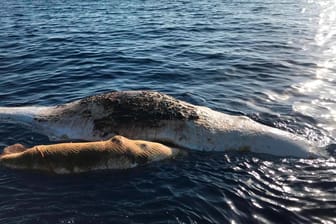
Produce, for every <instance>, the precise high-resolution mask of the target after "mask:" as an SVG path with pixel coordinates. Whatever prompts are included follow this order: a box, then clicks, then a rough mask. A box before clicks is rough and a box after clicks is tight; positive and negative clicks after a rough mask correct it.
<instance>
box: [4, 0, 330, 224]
mask: <svg viewBox="0 0 336 224" xmlns="http://www.w3.org/2000/svg"><path fill="white" fill-rule="evenodd" d="M0 74H1V76H0V106H23V105H55V104H60V103H65V102H68V101H71V100H75V99H79V98H82V97H85V96H89V95H93V94H97V93H101V92H106V91H111V90H129V89H151V90H157V91H162V92H164V93H167V94H170V95H172V96H174V97H177V98H179V99H183V100H186V101H188V102H191V103H194V104H198V105H203V106H208V107H210V108H213V109H216V110H219V111H222V112H225V113H229V114H244V115H247V116H250V117H251V118H253V119H255V120H258V121H259V122H262V123H265V124H268V125H270V126H274V127H278V128H281V129H284V130H288V131H290V132H293V133H297V134H300V135H302V136H304V137H306V138H308V139H309V140H312V141H316V142H317V144H320V145H328V144H332V143H335V137H336V100H335V99H336V98H335V95H336V90H335V86H336V3H335V2H334V1H333V0H321V1H311V0H307V1H306V0H298V1H289V0H279V1H272V0H239V1H238V0H213V1H206V0H198V1H191V0H176V1H167V0H162V1H154V0H132V1H121V0H111V1H107V0H106V1H103V0H96V1H91V0H72V1H64V0H53V1H44V0H36V1H28V0H15V1H14V0H6V1H1V7H0ZM16 142H21V143H24V144H26V145H29V146H31V145H36V144H46V143H50V142H49V141H48V139H47V138H46V137H45V136H43V135H37V134H35V133H34V130H30V129H27V128H25V127H22V126H20V125H15V124H7V123H1V124H0V147H1V148H3V147H5V146H7V145H10V144H13V143H16ZM329 148H330V150H329V151H330V153H331V156H330V157H329V158H320V159H309V160H303V159H296V158H277V157H272V156H266V155H256V154H237V153H224V152H222V153H221V152H219V153H203V152H192V153H190V154H189V155H188V156H186V157H183V158H178V159H176V160H171V161H165V162H163V163H159V164H152V165H149V166H146V167H140V168H136V169H131V170H127V171H120V172H111V171H107V172H94V173H87V174H81V175H66V176H53V175H45V174H40V173H29V172H16V171H12V170H7V169H3V168H1V169H0V223H6V224H7V223H335V222H336V213H335V211H336V153H335V149H333V148H335V147H329Z"/></svg>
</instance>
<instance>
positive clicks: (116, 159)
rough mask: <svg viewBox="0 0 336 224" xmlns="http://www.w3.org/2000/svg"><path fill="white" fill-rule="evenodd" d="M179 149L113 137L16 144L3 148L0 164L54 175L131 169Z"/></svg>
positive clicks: (166, 156)
mask: <svg viewBox="0 0 336 224" xmlns="http://www.w3.org/2000/svg"><path fill="white" fill-rule="evenodd" d="M179 152H180V150H178V149H176V148H171V147H167V146H165V145H162V144H159V143H155V142H148V141H142V140H131V139H128V138H125V137H122V136H115V137H113V138H111V139H109V140H106V141H98V142H85V143H60V144H54V145H39V146H34V147H32V148H29V149H26V148H25V147H24V146H23V145H20V144H15V145H12V146H8V147H7V148H5V149H4V152H3V154H2V155H0V165H2V166H5V167H8V168H12V169H21V170H23V169H24V170H37V171H45V172H51V173H56V174H67V173H82V172H87V171H92V170H105V169H128V168H133V167H136V166H139V165H144V164H148V163H151V162H154V161H160V160H163V159H166V158H171V157H173V156H176V155H177V154H178V153H179Z"/></svg>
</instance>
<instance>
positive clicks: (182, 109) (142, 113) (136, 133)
mask: <svg viewBox="0 0 336 224" xmlns="http://www.w3.org/2000/svg"><path fill="white" fill-rule="evenodd" d="M196 108H197V106H194V105H192V104H189V103H186V102H183V101H180V100H177V99H175V98H173V97H170V96H168V95H165V94H162V93H158V92H151V91H123V92H111V93H106V94H101V95H96V96H90V97H87V98H84V99H81V100H78V101H74V102H71V103H68V104H64V105H61V106H57V107H55V108H53V109H52V110H51V111H50V113H48V114H44V115H42V116H39V117H37V118H35V120H36V121H37V122H38V123H39V124H43V123H45V126H47V127H48V126H52V127H54V129H53V131H54V132H55V130H56V128H55V127H56V126H57V125H58V126H59V127H60V129H62V130H60V132H61V131H63V132H68V133H69V136H68V138H70V139H74V138H76V136H78V139H85V140H99V139H107V138H109V137H111V136H113V135H118V134H120V135H124V136H127V137H130V138H144V139H145V140H158V138H160V135H162V134H163V135H164V134H165V133H161V132H162V131H159V130H163V129H164V126H166V125H167V123H170V124H171V123H172V122H180V123H185V121H196V120H198V119H199V116H198V114H197V111H196ZM66 128H69V129H71V130H68V131H67V130H66ZM150 130H152V131H156V133H157V136H156V137H157V138H156V137H152V138H149V137H146V136H143V135H142V133H141V132H142V131H145V132H146V131H150ZM85 131H86V133H84V132H85ZM56 132H57V131H56ZM76 132H79V133H78V134H76ZM74 136H75V137H74ZM161 138H162V137H161ZM64 139H66V138H64Z"/></svg>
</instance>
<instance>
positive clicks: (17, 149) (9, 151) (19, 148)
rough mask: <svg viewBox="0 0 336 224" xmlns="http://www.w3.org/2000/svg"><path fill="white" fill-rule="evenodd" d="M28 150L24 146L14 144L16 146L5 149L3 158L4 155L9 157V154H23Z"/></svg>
mask: <svg viewBox="0 0 336 224" xmlns="http://www.w3.org/2000/svg"><path fill="white" fill-rule="evenodd" d="M26 149H27V148H26V147H25V146H24V145H22V144H18V143H17V144H14V145H10V146H7V147H6V148H4V150H3V152H2V154H1V156H3V155H8V154H12V153H18V152H23V151H25V150H26Z"/></svg>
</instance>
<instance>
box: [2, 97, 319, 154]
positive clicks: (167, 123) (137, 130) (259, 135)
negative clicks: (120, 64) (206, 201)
mask: <svg viewBox="0 0 336 224" xmlns="http://www.w3.org/2000/svg"><path fill="white" fill-rule="evenodd" d="M6 110H7V111H6ZM0 112H1V113H0V118H4V117H6V116H7V118H10V117H14V118H13V119H14V120H15V119H19V120H21V121H22V122H25V123H29V124H30V125H32V126H33V127H34V130H36V131H37V132H40V133H43V134H45V135H48V137H49V138H50V139H52V140H71V139H81V140H87V141H94V140H102V139H107V138H110V137H112V136H114V135H117V134H119V135H123V136H125V137H128V138H132V139H143V140H148V141H157V142H161V143H165V144H168V145H174V146H176V147H181V148H186V149H192V150H203V151H228V150H238V151H251V152H256V153H267V154H272V155H276V156H296V157H309V156H311V155H314V154H319V153H320V152H319V151H317V149H316V147H314V146H313V145H312V144H311V143H310V142H308V141H307V140H306V139H304V138H302V137H299V136H296V135H294V134H291V133H288V132H286V131H282V130H279V129H276V128H273V127H269V126H266V125H263V124H260V123H257V122H255V121H253V120H251V119H249V118H247V117H244V116H233V115H228V114H224V113H220V112H217V111H214V110H211V109H209V108H206V107H201V106H195V105H192V104H189V103H186V102H183V101H180V100H177V99H174V98H172V97H170V96H167V95H165V94H162V93H158V92H151V91H125V92H112V93H107V94H102V95H97V96H92V97H88V98H85V99H82V100H78V101H74V102H70V103H68V104H65V105H60V106H56V107H46V108H39V107H36V108H35V109H32V108H30V110H29V111H28V110H26V111H25V110H24V109H23V108H20V109H18V108H17V109H15V108H12V109H8V108H0Z"/></svg>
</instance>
